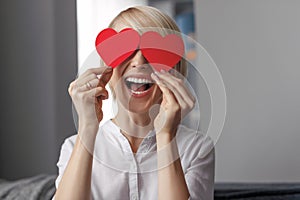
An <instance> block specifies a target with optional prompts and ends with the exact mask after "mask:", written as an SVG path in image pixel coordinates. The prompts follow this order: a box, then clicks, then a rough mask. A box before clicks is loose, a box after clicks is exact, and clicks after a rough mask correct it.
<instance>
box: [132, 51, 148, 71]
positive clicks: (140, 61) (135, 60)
mask: <svg viewBox="0 0 300 200" xmlns="http://www.w3.org/2000/svg"><path fill="white" fill-rule="evenodd" d="M146 63H147V60H146V58H145V57H144V56H143V54H142V52H141V50H137V51H136V52H135V53H134V55H133V57H132V58H131V59H130V67H144V66H145V65H144V64H146Z"/></svg>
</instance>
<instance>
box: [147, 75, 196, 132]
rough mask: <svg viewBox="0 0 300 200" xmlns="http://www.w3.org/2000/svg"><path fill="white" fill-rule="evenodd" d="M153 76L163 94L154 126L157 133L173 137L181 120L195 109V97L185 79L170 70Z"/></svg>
mask: <svg viewBox="0 0 300 200" xmlns="http://www.w3.org/2000/svg"><path fill="white" fill-rule="evenodd" d="M151 77H152V79H153V80H154V81H155V82H156V84H157V85H158V87H159V88H160V90H161V91H162V95H163V97H162V98H163V99H162V102H161V105H160V110H159V113H158V115H157V116H156V118H155V120H154V128H155V130H156V132H157V134H171V136H172V138H173V137H174V136H175V134H176V131H177V127H178V125H179V124H180V122H181V120H182V119H183V118H184V117H185V116H186V115H187V114H188V113H189V112H190V111H191V110H192V109H193V107H194V105H195V97H194V96H193V95H192V94H191V92H190V91H189V89H188V88H187V87H186V85H185V83H184V80H183V79H180V78H177V77H175V76H173V75H172V74H170V73H169V72H166V71H161V72H155V73H152V74H151Z"/></svg>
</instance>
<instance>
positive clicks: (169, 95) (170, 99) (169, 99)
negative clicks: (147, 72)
mask: <svg viewBox="0 0 300 200" xmlns="http://www.w3.org/2000/svg"><path fill="white" fill-rule="evenodd" d="M151 77H152V79H153V80H154V81H155V82H156V84H157V85H158V87H159V89H160V90H161V92H162V93H163V95H164V97H165V98H166V100H167V102H168V103H171V104H174V103H177V101H176V97H175V96H174V95H173V93H172V92H171V91H170V90H169V89H168V87H167V86H166V85H165V84H164V83H163V82H162V81H161V80H160V79H159V78H158V76H157V75H156V74H155V73H152V74H151Z"/></svg>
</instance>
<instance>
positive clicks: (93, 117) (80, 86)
mask: <svg viewBox="0 0 300 200" xmlns="http://www.w3.org/2000/svg"><path fill="white" fill-rule="evenodd" d="M112 73H113V69H112V68H111V67H97V68H91V69H88V70H87V71H86V72H84V73H83V74H81V75H80V76H79V77H78V78H77V79H75V80H74V81H73V82H71V84H70V86H69V89H68V91H69V94H70V96H71V98H72V101H73V104H74V106H75V109H76V111H77V114H78V123H79V124H78V131H80V129H84V128H89V129H93V130H98V126H99V122H100V121H101V120H102V118H103V112H102V100H104V99H107V98H108V92H107V90H106V89H105V86H106V84H107V83H108V81H109V80H110V78H111V76H112ZM99 75H100V78H98V77H99Z"/></svg>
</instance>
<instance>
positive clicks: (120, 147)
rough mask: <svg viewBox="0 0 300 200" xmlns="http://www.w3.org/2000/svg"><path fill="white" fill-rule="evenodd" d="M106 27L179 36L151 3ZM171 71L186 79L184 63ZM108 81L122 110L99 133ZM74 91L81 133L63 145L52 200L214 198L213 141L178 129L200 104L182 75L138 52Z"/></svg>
mask: <svg viewBox="0 0 300 200" xmlns="http://www.w3.org/2000/svg"><path fill="white" fill-rule="evenodd" d="M109 27H110V28H113V29H114V30H116V31H117V32H120V31H121V30H124V29H125V28H133V29H135V30H139V29H140V30H141V28H144V27H146V28H147V27H157V28H165V29H171V30H174V31H179V29H178V27H177V26H176V24H175V23H174V21H173V20H172V19H171V18H170V17H168V16H167V15H165V14H163V13H161V12H160V11H158V10H157V9H155V8H151V7H146V6H139V7H132V8H129V9H127V10H125V11H123V12H121V13H120V14H119V15H118V16H117V17H116V18H115V19H114V20H113V21H112V22H111V24H110V26H109ZM174 69H175V70H176V71H178V72H179V73H181V74H182V75H185V74H186V65H185V63H184V60H183V59H181V60H180V62H178V63H177V64H176V66H175V67H174ZM170 71H172V70H170ZM106 84H109V86H110V88H111V89H112V91H113V96H114V99H115V101H116V102H117V105H118V112H117V114H116V116H115V117H114V118H113V119H111V120H108V121H107V122H105V123H104V124H103V125H102V126H100V128H99V122H100V121H101V120H102V119H103V112H102V101H103V100H105V99H107V98H108V92H107V90H106V89H105V86H106ZM69 94H70V96H71V98H72V100H73V103H74V105H75V108H76V111H77V113H78V119H79V122H78V135H77V136H76V135H75V136H72V137H70V138H68V139H66V141H65V143H64V144H63V146H62V150H61V155H60V158H59V162H58V164H57V165H58V168H59V176H58V178H57V180H56V186H57V191H56V194H55V199H80V200H82V199H90V198H92V199H124V200H125V199H150V200H152V199H163V200H166V199H170V200H171V199H172V200H174V199H205V200H209V199H213V183H214V151H213V143H212V142H211V140H209V139H208V138H207V137H205V136H203V135H201V134H196V135H195V134H193V133H192V132H195V131H191V130H189V129H187V128H185V127H184V126H181V125H180V122H181V119H182V118H183V117H184V115H186V113H188V112H189V111H191V109H192V108H193V107H194V103H195V99H194V97H193V95H192V94H191V92H190V91H189V90H188V88H187V87H186V86H185V84H184V81H183V80H182V79H181V78H178V76H176V75H175V74H174V73H170V72H167V71H164V70H162V71H155V70H154V69H153V68H152V67H151V63H148V62H147V60H146V59H145V57H144V55H143V54H142V52H141V50H139V49H137V50H136V51H134V53H132V55H130V56H129V57H128V58H127V59H126V60H125V61H123V62H122V63H121V64H119V65H118V66H117V67H116V68H114V69H113V68H110V67H98V68H93V69H89V70H87V71H86V72H85V73H83V74H82V75H80V76H79V77H78V78H77V79H76V80H74V81H73V82H72V83H71V84H70V87H69ZM104 114H105V113H104Z"/></svg>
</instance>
